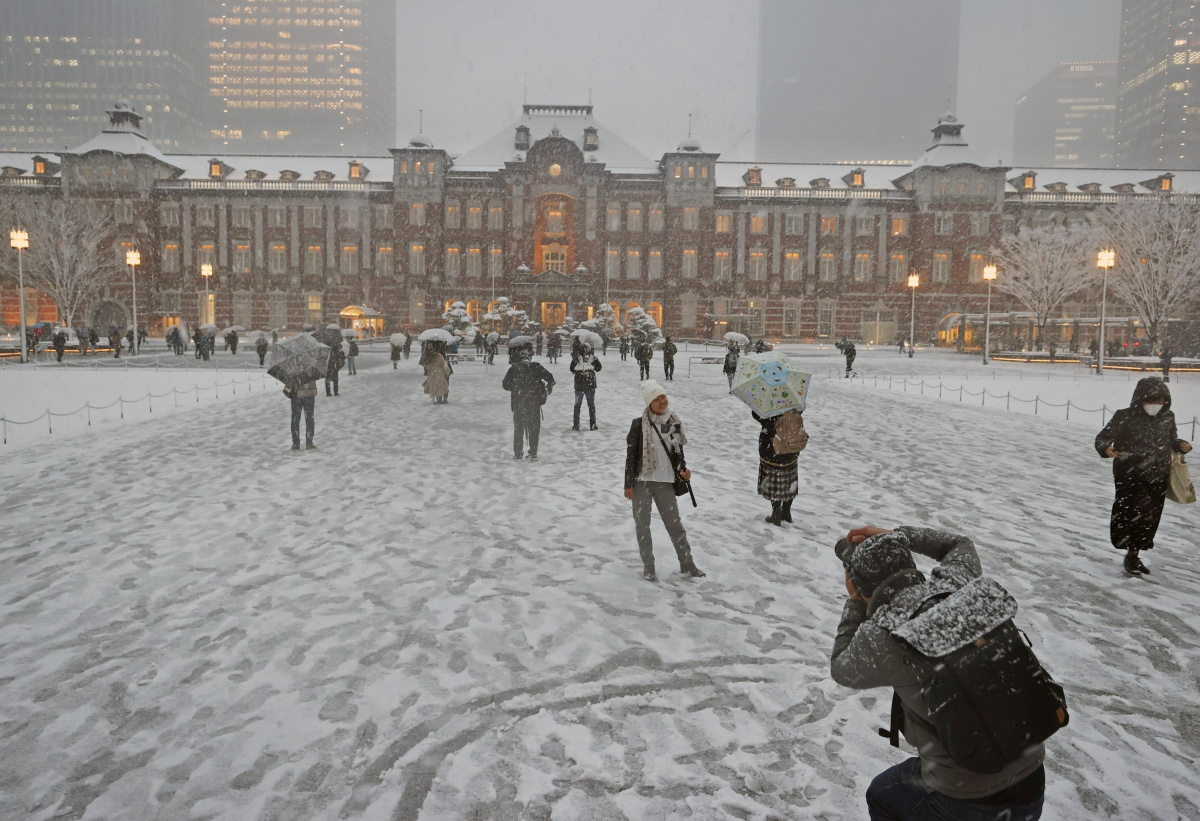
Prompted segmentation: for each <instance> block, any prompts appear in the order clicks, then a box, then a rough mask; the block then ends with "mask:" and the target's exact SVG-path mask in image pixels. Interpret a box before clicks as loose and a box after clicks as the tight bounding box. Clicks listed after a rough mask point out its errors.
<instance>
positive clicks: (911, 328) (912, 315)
mask: <svg viewBox="0 0 1200 821" xmlns="http://www.w3.org/2000/svg"><path fill="white" fill-rule="evenodd" d="M908 344H909V345H910V346H912V347H913V348H916V347H917V289H916V287H915V286H914V287H913V289H912V306H911V307H910V308H909V311H908Z"/></svg>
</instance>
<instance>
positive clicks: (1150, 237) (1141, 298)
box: [1093, 196, 1200, 350]
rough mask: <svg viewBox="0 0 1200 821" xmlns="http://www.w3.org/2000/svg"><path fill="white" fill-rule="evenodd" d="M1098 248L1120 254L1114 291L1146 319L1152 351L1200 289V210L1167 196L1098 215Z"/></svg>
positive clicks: (1115, 207) (1133, 202)
mask: <svg viewBox="0 0 1200 821" xmlns="http://www.w3.org/2000/svg"><path fill="white" fill-rule="evenodd" d="M1093 224H1094V226H1095V229H1096V240H1095V241H1096V243H1097V245H1103V246H1108V247H1111V248H1112V249H1113V250H1115V251H1116V252H1117V253H1116V257H1117V258H1116V267H1114V268H1113V270H1112V273H1111V274H1110V275H1109V283H1110V284H1111V285H1112V289H1113V292H1114V293H1115V294H1116V296H1117V298H1119V299H1120V300H1121V301H1122V302H1124V303H1126V304H1127V305H1129V307H1130V308H1131V309H1133V311H1134V312H1135V313H1136V314H1137V315H1138V318H1139V319H1141V320H1142V326H1143V327H1144V328H1145V329H1146V336H1147V337H1149V340H1150V345H1151V347H1152V349H1153V350H1157V349H1158V347H1159V345H1160V344H1161V343H1162V341H1163V337H1164V335H1165V334H1166V331H1167V321H1168V320H1169V319H1171V316H1172V315H1173V314H1176V313H1179V312H1180V311H1181V310H1182V309H1183V308H1185V307H1186V306H1187V305H1188V304H1189V303H1190V302H1192V301H1193V300H1194V299H1195V298H1196V292H1197V289H1198V288H1200V209H1197V208H1196V207H1195V206H1188V205H1181V204H1179V203H1176V202H1174V201H1173V200H1172V199H1170V198H1168V197H1162V196H1154V197H1139V198H1138V199H1136V200H1129V201H1126V202H1122V203H1119V204H1117V205H1113V206H1110V207H1108V208H1105V209H1103V210H1101V211H1098V212H1097V213H1096V214H1095V216H1094V217H1093Z"/></svg>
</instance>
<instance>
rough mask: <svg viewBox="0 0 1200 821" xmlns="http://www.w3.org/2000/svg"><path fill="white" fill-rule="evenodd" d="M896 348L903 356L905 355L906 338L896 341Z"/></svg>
mask: <svg viewBox="0 0 1200 821" xmlns="http://www.w3.org/2000/svg"><path fill="white" fill-rule="evenodd" d="M896 348H897V350H896V353H898V354H900V355H901V356H904V340H903V339H901V340H899V341H898V342H897V343H896Z"/></svg>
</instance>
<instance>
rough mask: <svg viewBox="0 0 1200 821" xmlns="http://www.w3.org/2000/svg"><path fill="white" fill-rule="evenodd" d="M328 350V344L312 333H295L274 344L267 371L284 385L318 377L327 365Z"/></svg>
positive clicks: (308, 380)
mask: <svg viewBox="0 0 1200 821" xmlns="http://www.w3.org/2000/svg"><path fill="white" fill-rule="evenodd" d="M329 352H330V350H329V346H328V345H322V344H321V343H320V342H318V341H317V340H316V339H314V338H313V335H312V334H308V333H304V334H297V335H296V336H293V337H292V338H291V339H287V340H284V341H283V342H280V343H279V344H278V345H276V346H275V351H274V353H272V354H271V367H270V368H269V369H268V370H267V373H268V374H269V375H270V376H273V377H275V378H276V379H278V380H279V381H280V382H282V383H283V384H285V385H291V384H295V383H297V382H310V381H312V380H314V379H320V378H321V377H323V376H324V375H325V371H326V368H327V366H328V365H329Z"/></svg>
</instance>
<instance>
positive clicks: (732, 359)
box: [721, 351, 738, 373]
mask: <svg viewBox="0 0 1200 821" xmlns="http://www.w3.org/2000/svg"><path fill="white" fill-rule="evenodd" d="M737 366H738V355H737V351H729V352H728V353H727V354H725V364H724V365H722V366H721V370H722V371H723V372H724V373H737Z"/></svg>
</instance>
